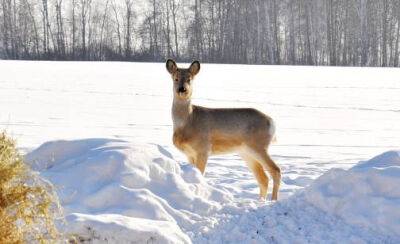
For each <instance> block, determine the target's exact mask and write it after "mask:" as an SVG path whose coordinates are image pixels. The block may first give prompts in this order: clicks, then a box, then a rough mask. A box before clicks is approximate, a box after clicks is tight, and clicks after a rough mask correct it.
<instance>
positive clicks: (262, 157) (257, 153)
mask: <svg viewBox="0 0 400 244" xmlns="http://www.w3.org/2000/svg"><path fill="white" fill-rule="evenodd" d="M253 150H254V149H253ZM254 157H255V158H256V159H257V161H258V162H260V164H261V165H262V166H263V167H264V168H265V169H266V170H268V172H269V174H270V175H271V177H272V180H273V181H274V185H273V187H272V200H277V199H278V191H279V186H280V184H281V169H280V168H279V167H278V166H277V165H276V164H275V162H274V161H273V160H272V159H271V158H270V156H269V155H268V154H267V151H266V150H265V149H264V148H262V149H259V150H254Z"/></svg>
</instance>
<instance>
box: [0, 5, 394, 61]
mask: <svg viewBox="0 0 400 244" xmlns="http://www.w3.org/2000/svg"><path fill="white" fill-rule="evenodd" d="M0 4H1V6H0V8H1V9H0V58H2V59H41V60H129V61H163V60H165V58H167V57H171V58H175V59H177V60H179V61H189V60H192V59H199V60H201V61H203V62H212V63H246V64H290V65H343V66H395V67H398V66H399V42H400V38H399V37H400V36H399V28H400V0H281V1H279V0H251V1H247V0H190V1H184V0H0Z"/></svg>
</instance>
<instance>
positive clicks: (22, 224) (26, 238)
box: [0, 133, 60, 243]
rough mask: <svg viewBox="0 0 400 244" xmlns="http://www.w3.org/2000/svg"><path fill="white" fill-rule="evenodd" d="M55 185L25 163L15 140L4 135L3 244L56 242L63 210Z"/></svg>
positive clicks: (0, 172) (0, 137)
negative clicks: (47, 181) (53, 187)
mask: <svg viewBox="0 0 400 244" xmlns="http://www.w3.org/2000/svg"><path fill="white" fill-rule="evenodd" d="M59 209H60V208H59V204H58V200H57V198H56V196H55V194H54V191H53V189H52V188H51V186H50V185H49V184H48V183H46V182H45V181H43V180H41V179H40V177H39V176H38V175H36V174H35V173H33V172H32V171H31V170H30V169H29V167H28V166H27V165H26V164H25V163H24V162H23V158H22V157H21V155H20V154H19V153H18V151H17V149H16V148H15V143H14V141H13V140H12V139H10V138H8V137H7V136H6V135H5V133H1V134H0V233H1V234H0V243H26V242H28V243H32V242H38V243H43V242H54V241H55V240H57V238H58V237H59V235H58V232H57V228H56V226H55V224H54V221H55V219H56V217H57V216H58V214H59V213H60V211H59Z"/></svg>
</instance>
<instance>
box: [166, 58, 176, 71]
mask: <svg viewBox="0 0 400 244" xmlns="http://www.w3.org/2000/svg"><path fill="white" fill-rule="evenodd" d="M165 66H166V68H167V70H168V72H169V73H170V74H173V73H175V72H176V71H177V70H178V66H176V63H175V61H174V60H172V59H168V60H167V62H166V63H165Z"/></svg>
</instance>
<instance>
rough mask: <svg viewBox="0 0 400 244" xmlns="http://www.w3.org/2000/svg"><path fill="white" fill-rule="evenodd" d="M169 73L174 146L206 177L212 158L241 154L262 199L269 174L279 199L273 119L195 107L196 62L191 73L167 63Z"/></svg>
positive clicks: (245, 110)
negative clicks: (272, 155) (272, 148)
mask: <svg viewBox="0 0 400 244" xmlns="http://www.w3.org/2000/svg"><path fill="white" fill-rule="evenodd" d="M167 70H168V71H169V72H170V73H171V75H172V78H173V80H174V100H173V105H172V119H173V127H174V128H173V129H174V133H173V143H174V145H175V146H176V147H177V148H178V149H179V150H180V151H182V152H183V153H184V154H185V155H186V156H187V158H188V160H189V162H190V163H192V164H194V165H195V166H196V167H197V168H198V169H199V170H200V171H201V173H202V174H204V171H205V167H206V164H207V159H208V157H209V156H211V155H217V154H226V153H232V152H235V153H238V154H239V155H240V156H241V157H242V158H243V159H244V160H245V161H246V163H247V165H248V167H249V168H250V170H251V171H252V172H253V174H254V176H255V178H256V180H257V182H258V184H259V187H260V197H261V198H263V199H264V198H265V197H266V194H267V189H268V177H267V175H266V174H265V172H264V169H266V170H268V172H269V173H270V175H271V177H272V179H273V181H274V186H273V191H272V199H273V200H276V199H277V197H278V190H279V185H280V178H281V174H280V169H279V167H278V166H277V165H276V164H275V163H274V161H273V160H272V159H271V158H270V157H269V155H268V153H267V149H268V146H269V144H270V143H271V141H272V139H273V138H274V133H275V126H274V122H273V121H272V119H271V118H270V117H268V116H267V115H265V114H263V113H261V112H260V111H258V110H255V109H252V108H239V109H236V108H205V107H201V106H196V105H192V104H191V94H192V86H191V83H190V82H191V80H193V78H194V76H195V75H196V74H197V73H198V71H199V70H200V63H198V62H197V61H195V62H193V63H192V65H191V66H190V68H189V69H178V68H177V66H176V64H175V62H174V61H172V60H168V61H167Z"/></svg>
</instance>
